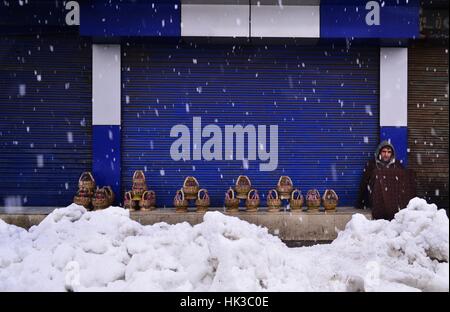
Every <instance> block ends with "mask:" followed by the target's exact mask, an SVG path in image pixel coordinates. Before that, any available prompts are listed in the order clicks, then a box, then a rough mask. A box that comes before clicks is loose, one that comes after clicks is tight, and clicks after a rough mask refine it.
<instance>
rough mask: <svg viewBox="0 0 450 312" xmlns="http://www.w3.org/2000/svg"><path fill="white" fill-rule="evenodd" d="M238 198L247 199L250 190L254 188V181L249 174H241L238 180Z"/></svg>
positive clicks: (236, 187)
mask: <svg viewBox="0 0 450 312" xmlns="http://www.w3.org/2000/svg"><path fill="white" fill-rule="evenodd" d="M234 189H235V190H236V193H237V195H236V198H238V199H247V195H248V192H250V190H251V189H252V182H251V181H250V179H249V178H248V177H247V176H243V175H240V176H239V177H238V178H237V180H236V186H235V187H234Z"/></svg>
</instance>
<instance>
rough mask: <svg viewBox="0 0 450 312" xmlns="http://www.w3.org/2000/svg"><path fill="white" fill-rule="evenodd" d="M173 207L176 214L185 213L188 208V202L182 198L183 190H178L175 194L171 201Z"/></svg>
mask: <svg viewBox="0 0 450 312" xmlns="http://www.w3.org/2000/svg"><path fill="white" fill-rule="evenodd" d="M173 206H174V207H175V211H176V212H186V211H187V208H188V206H189V202H188V201H187V199H186V198H185V197H184V191H183V189H180V190H178V191H177V192H176V194H175V198H174V199H173Z"/></svg>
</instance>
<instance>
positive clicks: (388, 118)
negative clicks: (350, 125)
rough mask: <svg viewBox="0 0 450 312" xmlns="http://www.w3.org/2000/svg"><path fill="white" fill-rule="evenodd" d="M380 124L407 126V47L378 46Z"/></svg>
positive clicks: (384, 125)
mask: <svg viewBox="0 0 450 312" xmlns="http://www.w3.org/2000/svg"><path fill="white" fill-rule="evenodd" d="M380 126H382V127H386V126H391V127H406V126H408V48H380Z"/></svg>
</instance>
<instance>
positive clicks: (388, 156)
mask: <svg viewBox="0 0 450 312" xmlns="http://www.w3.org/2000/svg"><path fill="white" fill-rule="evenodd" d="M374 155H375V159H371V160H369V161H368V162H367V164H366V167H365V168H364V174H363V177H362V180H361V184H360V188H359V198H358V202H357V205H356V206H357V207H358V208H360V209H362V208H368V207H371V201H370V198H371V194H372V191H373V190H372V189H371V185H372V183H371V181H370V177H371V175H372V172H373V170H375V169H384V168H399V169H404V167H403V165H402V164H401V163H400V161H398V160H396V159H395V149H394V146H393V145H392V144H391V143H389V142H388V141H383V142H381V143H380V144H379V145H378V147H377V149H376V150H375V154H374Z"/></svg>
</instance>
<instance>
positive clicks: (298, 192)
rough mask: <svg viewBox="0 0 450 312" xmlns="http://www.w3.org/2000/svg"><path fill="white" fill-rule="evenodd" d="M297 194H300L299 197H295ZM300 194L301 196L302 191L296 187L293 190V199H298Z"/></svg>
mask: <svg viewBox="0 0 450 312" xmlns="http://www.w3.org/2000/svg"><path fill="white" fill-rule="evenodd" d="M296 194H298V196H297V197H295V195H296ZM300 196H301V192H300V191H299V190H298V189H295V190H293V191H292V194H291V198H292V199H298V198H300Z"/></svg>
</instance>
